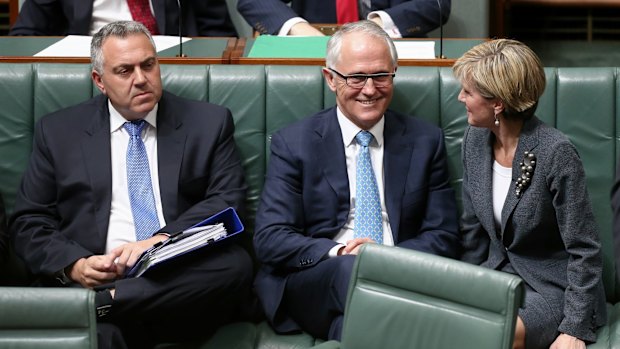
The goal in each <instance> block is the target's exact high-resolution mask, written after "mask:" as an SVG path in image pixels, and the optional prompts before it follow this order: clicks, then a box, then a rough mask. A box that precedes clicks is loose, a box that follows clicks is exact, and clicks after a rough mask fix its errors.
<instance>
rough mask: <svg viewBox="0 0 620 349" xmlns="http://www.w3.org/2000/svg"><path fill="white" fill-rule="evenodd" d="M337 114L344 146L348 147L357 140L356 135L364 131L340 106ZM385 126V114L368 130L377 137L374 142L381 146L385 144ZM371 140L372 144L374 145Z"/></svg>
mask: <svg viewBox="0 0 620 349" xmlns="http://www.w3.org/2000/svg"><path fill="white" fill-rule="evenodd" d="M336 115H337V116H338V124H340V130H341V132H342V141H343V142H344V146H345V147H348V146H349V145H351V144H353V143H354V141H355V136H356V135H357V134H358V133H359V132H360V131H362V129H361V128H359V127H358V126H357V125H355V124H354V123H353V122H352V121H351V120H349V118H347V117H346V116H345V115H344V113H342V111H341V110H340V108H338V107H337V108H336ZM384 126H385V115H383V116H382V117H381V119H379V121H378V122H377V123H376V124H375V125H374V126H373V127H371V128H370V130H367V131H368V132H370V133H372V135H373V137H374V138H375V140H374V142H376V144H377V145H378V146H379V147H381V146H383V128H384ZM372 144H373V143H372V142H371V146H372Z"/></svg>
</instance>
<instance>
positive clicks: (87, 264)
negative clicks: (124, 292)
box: [67, 255, 117, 288]
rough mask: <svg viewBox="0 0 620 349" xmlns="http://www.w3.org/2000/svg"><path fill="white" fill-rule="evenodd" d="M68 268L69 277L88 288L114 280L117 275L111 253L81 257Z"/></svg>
mask: <svg viewBox="0 0 620 349" xmlns="http://www.w3.org/2000/svg"><path fill="white" fill-rule="evenodd" d="M68 269H69V270H68V273H67V275H68V276H69V278H71V280H73V281H75V282H77V283H79V284H80V285H82V287H86V288H93V287H95V286H99V285H103V284H107V283H109V282H112V281H114V280H115V279H116V275H117V274H116V266H115V265H114V258H112V256H110V255H98V256H90V257H88V258H80V259H78V260H77V261H76V262H75V263H73V265H71V266H70V267H69V268H68Z"/></svg>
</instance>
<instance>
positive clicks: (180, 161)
mask: <svg viewBox="0 0 620 349" xmlns="http://www.w3.org/2000/svg"><path fill="white" fill-rule="evenodd" d="M233 131H234V126H233V122H232V117H231V115H230V112H229V111H228V110H227V109H225V108H223V107H220V106H216V105H213V104H209V103H204V102H197V101H190V100H187V99H183V98H180V97H177V96H174V95H172V94H170V93H166V92H164V94H163V96H162V98H161V100H160V101H159V110H158V113H157V153H158V154H157V156H158V164H159V165H158V166H159V186H160V192H161V201H162V206H163V214H164V217H165V219H166V222H167V225H166V226H165V227H163V228H162V229H161V231H163V232H176V231H179V230H182V229H185V228H187V227H189V226H190V225H192V224H194V223H197V222H200V221H201V220H203V219H204V218H206V217H208V216H211V215H213V214H215V213H217V212H219V211H221V210H223V209H224V208H226V207H229V206H232V207H235V208H236V209H238V210H240V211H241V212H242V209H243V203H244V200H245V193H246V186H245V183H244V179H243V170H242V168H241V163H240V160H239V157H238V154H237V152H236V148H235V144H234V140H233ZM34 139H35V140H34V149H33V152H32V155H31V159H30V163H29V167H28V169H27V170H26V172H25V174H24V178H23V180H22V184H21V187H20V189H19V191H18V193H17V200H16V205H15V212H14V214H13V215H12V217H11V234H12V236H13V238H14V240H15V248H16V251H17V253H18V255H19V256H21V257H22V259H23V260H24V261H25V262H26V265H27V266H28V267H29V268H30V269H31V271H32V272H33V273H34V274H36V275H37V276H40V277H45V276H52V275H53V274H55V273H56V272H58V271H60V270H61V269H63V268H65V267H67V266H68V265H70V264H71V263H73V262H75V261H76V260H78V259H80V258H82V257H87V256H90V255H93V254H103V253H104V251H105V244H106V236H107V230H108V222H109V218H110V204H111V195H112V174H111V160H110V156H111V155H110V122H109V111H108V104H107V98H106V97H105V96H103V95H99V96H97V97H95V98H93V99H91V100H89V101H87V102H85V103H82V104H79V105H77V106H74V107H71V108H67V109H64V110H61V111H58V112H55V113H52V114H50V115H47V116H45V117H43V118H42V119H41V120H40V121H39V122H38V123H37V125H36V128H35V134H34ZM42 281H44V280H42Z"/></svg>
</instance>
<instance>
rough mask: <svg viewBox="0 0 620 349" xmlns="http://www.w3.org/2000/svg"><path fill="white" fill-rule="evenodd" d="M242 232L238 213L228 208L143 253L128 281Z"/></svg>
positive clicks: (130, 272) (131, 271)
mask: <svg viewBox="0 0 620 349" xmlns="http://www.w3.org/2000/svg"><path fill="white" fill-rule="evenodd" d="M242 231H243V224H242V223H241V220H240V219H239V216H238V215H237V212H235V210H234V209H233V208H232V207H229V208H227V209H225V210H224V211H221V212H220V213H217V214H215V215H213V216H211V217H209V218H207V219H205V220H204V221H202V222H200V223H198V224H195V225H193V226H191V227H189V228H188V229H186V230H184V231H182V232H180V233H177V234H175V235H173V236H171V237H170V238H169V239H168V240H165V241H163V242H160V243H158V244H155V245H154V246H153V247H151V248H150V249H148V250H146V251H144V253H142V256H140V258H139V259H138V261H137V262H136V264H135V265H134V266H133V268H131V269H130V270H129V271H128V272H127V275H126V277H128V278H130V277H138V276H140V275H142V274H144V273H145V272H146V271H147V270H149V269H150V268H153V267H155V266H156V265H159V264H160V263H164V262H165V261H168V260H170V259H173V258H176V257H179V256H182V255H184V254H186V253H189V252H192V251H195V250H198V249H201V248H204V247H206V246H209V245H212V244H214V243H216V242H219V241H222V240H224V239H226V238H229V237H231V236H233V235H236V234H239V233H241V232H242Z"/></svg>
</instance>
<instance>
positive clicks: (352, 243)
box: [338, 238, 375, 256]
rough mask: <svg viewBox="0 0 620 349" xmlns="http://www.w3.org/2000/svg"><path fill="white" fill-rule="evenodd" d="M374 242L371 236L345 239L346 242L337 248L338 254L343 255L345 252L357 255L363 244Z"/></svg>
mask: <svg viewBox="0 0 620 349" xmlns="http://www.w3.org/2000/svg"><path fill="white" fill-rule="evenodd" d="M374 242H375V241H374V240H373V239H371V238H355V239H352V240H349V241H347V244H346V245H345V246H344V247H343V248H341V249H340V250H338V255H339V256H344V255H347V254H351V255H357V254H358V253H359V251H360V248H361V247H362V245H363V244H366V243H374Z"/></svg>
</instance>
